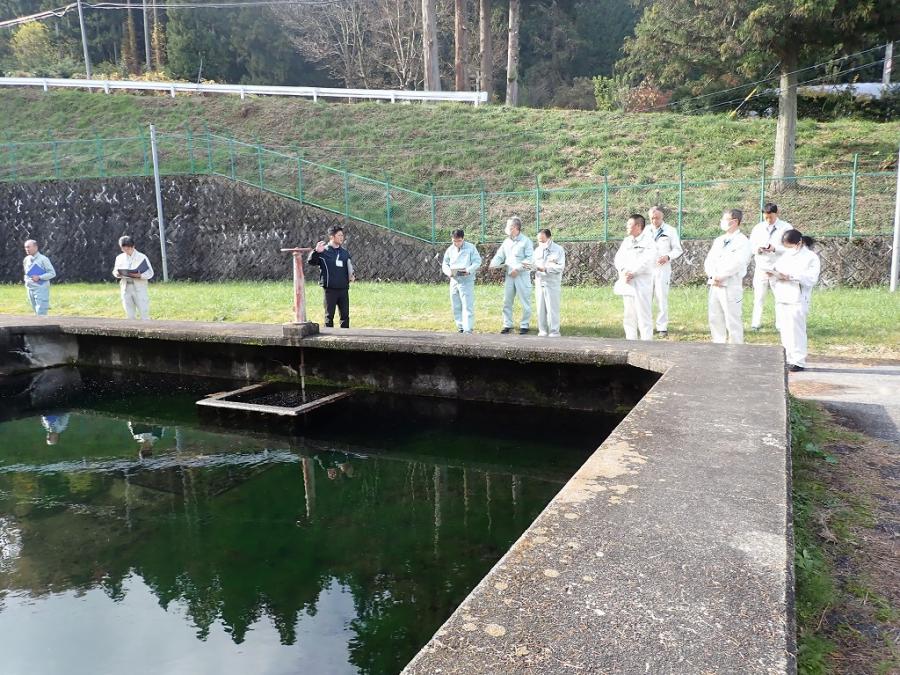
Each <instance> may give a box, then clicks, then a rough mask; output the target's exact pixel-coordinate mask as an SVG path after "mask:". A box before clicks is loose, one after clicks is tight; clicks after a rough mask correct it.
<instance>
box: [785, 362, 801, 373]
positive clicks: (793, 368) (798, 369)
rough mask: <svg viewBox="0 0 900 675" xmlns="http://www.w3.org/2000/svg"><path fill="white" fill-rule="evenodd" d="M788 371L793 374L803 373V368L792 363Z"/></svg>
mask: <svg viewBox="0 0 900 675" xmlns="http://www.w3.org/2000/svg"><path fill="white" fill-rule="evenodd" d="M788 371H789V372H791V373H801V372H803V366H798V365H795V364H793V363H792V364H790V365H789V366H788Z"/></svg>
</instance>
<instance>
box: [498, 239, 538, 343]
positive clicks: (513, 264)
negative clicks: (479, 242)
mask: <svg viewBox="0 0 900 675" xmlns="http://www.w3.org/2000/svg"><path fill="white" fill-rule="evenodd" d="M533 255H534V246H533V244H532V243H531V239H529V238H528V237H526V236H525V235H524V234H522V233H521V232H520V233H519V234H518V235H517V236H516V238H515V239H511V238H509V237H507V238H506V239H504V240H503V243H502V244H500V248H499V249H497V253H496V254H494V257H493V258H492V259H491V267H505V268H506V282H505V283H504V286H503V327H504V328H512V325H513V302H514V301H515V299H516V296H518V298H519V302H520V303H522V321H521V322H520V323H519V327H520V328H524V329H527V328H528V325H529V324H530V323H531V273H530V272H529V271H528V270H526V269H525V268H524V267H522V263H523V262H525V261H526V260H531V259H532V256H533ZM513 271H515V272H516V276H512V275H511V274H510V272H513Z"/></svg>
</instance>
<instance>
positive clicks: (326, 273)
mask: <svg viewBox="0 0 900 675" xmlns="http://www.w3.org/2000/svg"><path fill="white" fill-rule="evenodd" d="M343 243H344V228H343V227H341V226H340V225H332V226H331V227H329V228H328V244H327V245H326V244H325V242H324V241H320V242H318V243H316V247H315V248H314V249H313V250H312V251H311V252H310V254H309V257H308V258H307V259H306V262H307V263H308V264H310V265H318V266H319V269H320V270H321V272H322V274H321V276H320V277H319V283H320V284H321V285H322V290H323V291H324V295H325V326H326V328H333V327H334V310H335V309H337V310H338V311H339V312H340V313H341V328H350V282H351V281H356V277H354V276H353V261H352V260H350V253H349V252H348V251H347V249H345V248H343V247H342V245H343Z"/></svg>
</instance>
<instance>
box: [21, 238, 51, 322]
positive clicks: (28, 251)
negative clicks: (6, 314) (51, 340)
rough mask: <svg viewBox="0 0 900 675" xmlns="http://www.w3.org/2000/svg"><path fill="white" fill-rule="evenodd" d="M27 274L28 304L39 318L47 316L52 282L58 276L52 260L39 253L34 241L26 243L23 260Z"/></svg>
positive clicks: (23, 266) (30, 240)
mask: <svg viewBox="0 0 900 675" xmlns="http://www.w3.org/2000/svg"><path fill="white" fill-rule="evenodd" d="M22 270H23V272H24V273H25V276H24V280H25V293H26V294H27V296H28V304H30V305H31V309H32V311H34V313H35V314H37V315H38V316H46V314H47V312H48V311H49V309H50V280H51V279H53V278H54V277H55V276H56V270H54V269H53V264H52V263H51V262H50V258H48V257H47V256H45V255H44V254H43V253H41V252H40V251H38V243H37V242H36V241H35V240H34V239H29V240H28V241H26V242H25V258H24V260H22Z"/></svg>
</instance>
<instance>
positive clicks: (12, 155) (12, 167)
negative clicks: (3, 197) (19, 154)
mask: <svg viewBox="0 0 900 675" xmlns="http://www.w3.org/2000/svg"><path fill="white" fill-rule="evenodd" d="M6 145H7V147H8V148H9V172H10V174H12V179H13V180H17V179H18V177H19V171H18V169H17V167H16V144H15V143H7V144H6Z"/></svg>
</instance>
